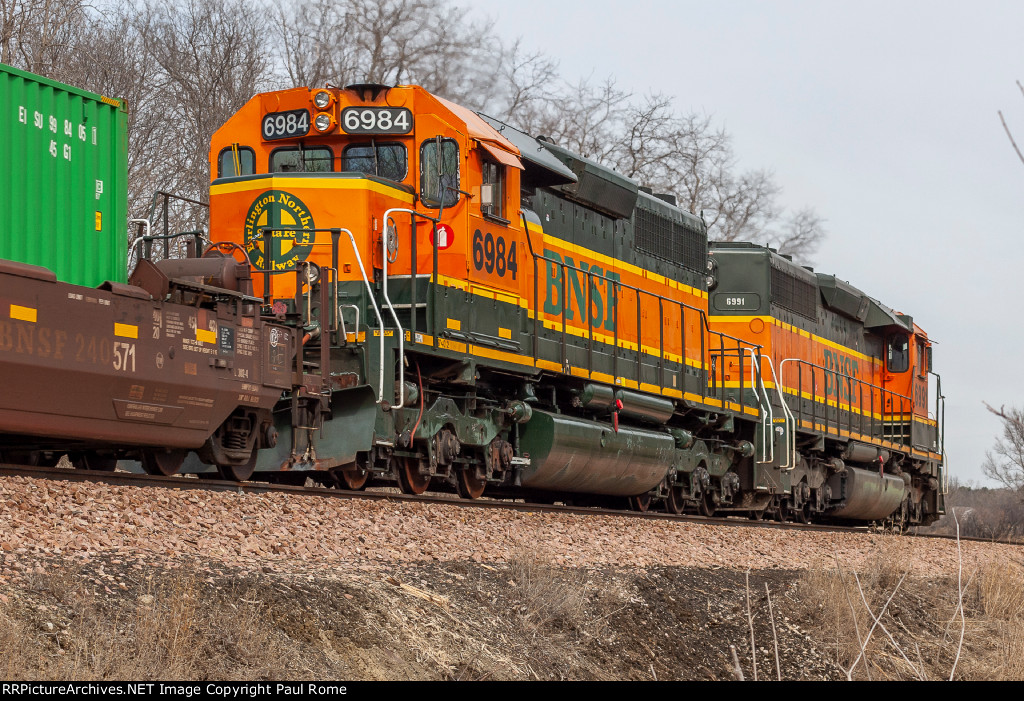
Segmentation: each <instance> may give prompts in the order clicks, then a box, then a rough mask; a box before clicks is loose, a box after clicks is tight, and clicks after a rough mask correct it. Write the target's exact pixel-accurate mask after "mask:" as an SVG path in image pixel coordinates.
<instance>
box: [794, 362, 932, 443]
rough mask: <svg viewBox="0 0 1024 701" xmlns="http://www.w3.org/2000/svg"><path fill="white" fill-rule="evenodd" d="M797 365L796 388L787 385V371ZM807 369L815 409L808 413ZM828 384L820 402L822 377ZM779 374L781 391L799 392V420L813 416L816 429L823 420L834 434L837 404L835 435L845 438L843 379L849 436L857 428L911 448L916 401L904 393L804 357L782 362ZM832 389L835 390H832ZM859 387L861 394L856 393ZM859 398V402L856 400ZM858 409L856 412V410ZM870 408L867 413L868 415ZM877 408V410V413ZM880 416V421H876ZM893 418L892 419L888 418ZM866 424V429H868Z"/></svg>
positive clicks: (858, 391) (862, 431)
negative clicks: (831, 409)
mask: <svg viewBox="0 0 1024 701" xmlns="http://www.w3.org/2000/svg"><path fill="white" fill-rule="evenodd" d="M789 364H793V365H795V366H796V368H797V381H796V384H795V386H794V384H793V383H792V382H788V383H786V372H785V368H786V366H787V365H789ZM805 369H807V370H809V371H810V387H809V389H810V400H811V402H810V403H811V410H810V412H807V411H805V410H804V406H803V399H804V398H805V396H804V393H805V387H804V375H805V372H804V371H805ZM819 373H820V378H821V380H822V382H823V383H824V384H825V394H824V396H823V398H822V400H821V401H820V402H819V401H818V396H819V395H818V378H819ZM779 375H781V378H780V379H782V381H783V383H785V384H783V385H781V388H782V389H783V391H786V392H788V393H791V392H789V390H795V391H796V396H797V412H796V414H797V417H798V419H799V421H803V420H804V419H805V418H808V417H807V414H808V413H810V417H809V418H810V421H811V424H812V426H815V427H816V426H817V425H818V423H819V419H820V420H821V422H822V423H823V424H824V427H825V431H826V433H827V432H829V431H830V429H831V424H832V422H831V421H830V418H829V411H828V409H829V406H830V404H833V403H834V404H835V409H836V412H835V422H834V427H835V433H834V435H841V434H842V431H843V430H844V426H843V412H844V409H843V406H844V402H843V392H841V391H840V379H841V380H842V381H843V384H844V385H845V388H846V401H845V407H846V409H845V413H846V424H845V430H846V432H847V433H848V434H853V432H854V429H855V428H856V429H857V432H858V433H860V434H861V435H862V436H871V437H872V438H877V439H879V440H882V441H888V442H890V443H894V442H896V441H899V443H898V445H900V447H905V448H909V447H910V440H911V436H910V431H911V428H910V427H911V422H912V417H913V409H914V406H913V402H912V400H911V398H910V397H907V396H905V395H902V394H897V393H896V392H893V391H892V390H887V389H885V388H884V387H880V386H878V385H875V384H872V383H870V382H866V381H864V380H860V379H858V378H856V377H854V376H852V375H848V374H846V373H843V372H840V371H838V370H835V369H830V368H826V367H824V366H822V365H818V364H817V363H812V362H811V361H809V360H803V359H801V358H786V359H785V360H783V361H782V362H781V363H779ZM830 387H831V388H830ZM855 387H856V389H857V391H856V393H855V392H854V388H855ZM865 389H866V390H867V391H868V396H869V399H870V401H869V402H868V404H867V406H866V407H865V402H864V391H865ZM833 394H834V396H835V399H834V400H832V399H829V396H830V395H833ZM876 396H877V397H878V401H879V406H878V407H876V406H875V398H876ZM854 399H856V402H855V401H854ZM897 400H898V402H899V410H898V411H897V410H896V408H895V405H896V402H897ZM819 403H820V404H824V405H825V406H824V409H823V410H822V416H818V405H819ZM855 407H856V409H855ZM865 409H866V412H865ZM876 409H877V410H876ZM854 415H857V416H859V419H857V421H856V425H855V422H854ZM876 416H877V417H879V418H876ZM887 416H888V417H890V419H889V420H887V419H886V417H887ZM895 416H899V420H898V421H897V420H895V419H893V418H891V417H895ZM865 424H867V426H866V430H865Z"/></svg>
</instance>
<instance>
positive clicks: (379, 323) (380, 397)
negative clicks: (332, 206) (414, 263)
mask: <svg viewBox="0 0 1024 701" xmlns="http://www.w3.org/2000/svg"><path fill="white" fill-rule="evenodd" d="M339 231H344V232H345V233H346V234H348V240H349V241H351V242H352V252H353V253H355V254H356V263H358V264H359V273H360V274H361V275H362V276H363V284H364V285H366V294H368V295H369V296H370V304H372V305H373V313H374V314H376V315H377V328H379V329H380V381H379V382H378V383H377V386H378V387H379V388H380V389H379V390H378V392H377V403H378V404H380V403H381V402H383V401H384V319H383V318H382V317H381V315H380V309H379V308H378V307H377V298H376V297H374V296H373V288H372V287H370V280H369V279H368V278H367V277H366V268H364V267H363V259H362V257H360V255H359V247H358V246H356V237H355V236H353V235H352V232H351V231H349V230H348V229H339ZM385 260H387V257H386V256H385ZM385 279H387V278H386V277H385ZM358 312H359V310H358V309H357V310H356V337H357V338H358V335H359V326H358V324H359V321H358V320H359V316H358ZM339 316H340V314H339ZM342 324H344V322H342Z"/></svg>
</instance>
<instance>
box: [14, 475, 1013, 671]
mask: <svg viewBox="0 0 1024 701" xmlns="http://www.w3.org/2000/svg"><path fill="white" fill-rule="evenodd" d="M961 548H962V551H961V552H962V562H963V565H964V568H965V570H967V571H981V570H982V569H984V568H985V567H988V566H990V565H992V564H993V563H1004V564H1005V563H1008V562H1010V563H1017V565H1020V563H1021V562H1022V554H1024V550H1022V549H1021V548H1019V547H1014V546H1006V545H999V544H991V543H975V542H971V543H963V544H962V545H961ZM960 561H961V560H960V559H958V554H957V543H956V542H954V541H946V540H925V539H911V538H901V537H898V536H892V535H884V534H869V533H803V532H800V533H798V532H791V531H779V530H770V529H751V528H746V527H731V526H706V525H698V524H691V523H669V522H658V521H641V520H634V519H628V518H622V517H612V516H577V515H567V514H547V513H544V514H541V513H519V512H505V511H493V510H483V509H467V508H460V507H456V506H446V505H430V504H410V503H407V502H386V501H364V500H355V499H324V498H320V497H304V496H293V495H281V494H269V495H245V494H234V493H208V492H198V491H180V490H173V489H152V488H148V489H141V488H135V487H118V486H108V485H100V484H91V483H62V482H49V481H43V480H34V479H30V478H24V477H10V478H3V479H2V480H0V653H3V654H7V657H6V659H7V662H6V664H7V673H6V674H5V676H6V678H42V679H47V678H48V679H72V678H74V679H104V678H106V679H109V678H157V679H161V678H180V679H221V678H237V679H269V678H281V679H287V678H294V679H310V678H317V679H655V678H656V679H731V678H734V676H735V675H736V672H735V667H734V664H733V662H732V658H731V651H730V646H735V648H736V650H737V659H738V660H739V661H740V666H741V668H742V669H743V670H744V675H745V676H746V677H751V676H753V671H754V666H753V659H754V657H756V658H757V669H758V671H759V674H760V677H761V678H765V677H768V678H774V677H775V676H777V674H778V673H779V670H776V669H775V662H774V648H775V641H776V640H777V641H778V646H779V650H780V665H779V666H780V667H781V675H782V676H783V678H789V679H794V678H795V679H800V678H803V679H834V678H842V677H843V676H845V673H844V672H843V671H842V669H841V665H840V664H839V662H840V661H841V660H842V658H843V654H841V651H840V650H839V645H838V643H837V642H836V641H834V640H830V639H829V636H830V635H831V633H825V632H823V630H821V629H820V628H821V626H820V623H821V620H820V618H821V617H820V616H818V615H816V613H815V606H817V607H819V608H821V606H822V605H821V603H820V602H818V603H813V602H812V601H811V599H812V598H813V597H810V598H809V597H808V596H807V592H806V589H807V582H808V579H807V577H808V573H809V572H821V571H825V570H837V568H838V570H837V571H839V572H840V573H842V572H843V571H845V572H847V573H852V572H854V571H856V572H859V573H861V574H860V576H861V578H862V579H863V580H865V581H866V580H867V579H868V578H869V577H870V576H872V573H877V572H878V571H879V570H880V569H884V568H885V567H891V566H895V567H897V568H898V569H899V571H900V572H901V573H902V574H906V575H907V576H908V577H910V578H911V580H912V581H914V582H916V584H915V585H914V586H913V587H910V586H909V585H908V587H907V588H906V589H905V590H904V591H905V592H906V591H909V592H911V593H913V594H914V595H915V596H917V595H918V594H919V593H920V592H921V591H924V590H925V589H928V588H937V587H945V589H943V591H944V592H945V593H943V594H942V597H944V598H942V597H940V598H942V601H943V602H945V601H947V600H948V599H949V596H948V585H949V583H950V581H954V582H955V577H956V575H957V572H958V563H959V562H960ZM748 570H749V571H750V572H749V574H748ZM951 578H952V579H951ZM876 579H877V578H876ZM883 584H887V585H888V586H890V588H891V586H892V585H894V583H893V582H883ZM819 588H820V587H819ZM953 593H954V595H955V594H956V591H955V589H954V591H953ZM954 599H955V596H954ZM748 602H749V603H748ZM769 604H771V606H772V608H771V610H770V611H769ZM844 605H845V602H844ZM901 605H902V606H903V610H904V611H905V612H912V611H915V610H917V611H919V612H921V615H919V616H918V618H925V617H927V616H926V615H924V612H925V611H926V609H927V607H928V606H927V603H926V602H925V601H924V600H923V599H920V597H919V596H918V598H917V599H913V600H907V601H903V600H901ZM953 605H955V601H954V602H953ZM915 607H917V608H916V609H915ZM748 611H749V617H748ZM905 615H906V614H905ZM944 615H945V614H943V616H944ZM939 617H940V616H932V618H936V619H937V618H939ZM751 621H753V623H752V626H753V629H754V633H753V637H754V645H753V651H752V650H751V643H750V639H751V630H750V628H751ZM933 622H934V621H929V622H927V623H928V624H931V623H933ZM773 624H774V632H773ZM922 625H924V622H922ZM168 630H178V632H179V634H178V635H176V636H174V637H172V638H167V637H166V631H168ZM907 630H908V631H911V630H913V631H916V632H915V633H914V634H915V635H916V634H918V633H921V631H920V630H918V629H917V628H914V626H909V627H907ZM921 634H922V635H923V634H924V633H921ZM18 640H20V641H21V643H20V644H18V643H17V642H16V641H18ZM5 641H9V643H6V642H5ZM26 641H30V642H31V644H26ZM183 642H187V644H183ZM752 652H753V654H752ZM844 654H845V653H844ZM943 654H945V653H942V652H941V651H940V652H936V656H937V657H936V659H937V660H938V659H939V658H941V657H942V655H943ZM922 664H923V663H922Z"/></svg>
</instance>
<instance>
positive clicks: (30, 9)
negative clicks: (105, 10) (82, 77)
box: [0, 0, 89, 80]
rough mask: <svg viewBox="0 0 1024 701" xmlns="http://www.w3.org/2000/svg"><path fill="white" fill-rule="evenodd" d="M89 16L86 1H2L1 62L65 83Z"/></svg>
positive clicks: (0, 11) (0, 17) (0, 18)
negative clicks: (69, 66)
mask: <svg viewBox="0 0 1024 701" xmlns="http://www.w3.org/2000/svg"><path fill="white" fill-rule="evenodd" d="M88 16H89V15H88V8H87V5H86V2H85V0H0V62H3V63H6V64H8V65H12V66H17V67H19V68H23V69H25V70H27V71H31V72H32V73H37V74H39V75H44V76H46V77H48V78H53V79H54V80H65V79H66V77H67V76H66V74H65V70H64V67H65V66H66V64H67V63H68V61H69V59H71V58H73V56H74V54H75V52H76V50H77V49H78V48H79V46H80V45H81V43H82V40H83V37H84V33H83V32H82V31H81V29H82V26H83V25H84V24H86V23H87V21H88Z"/></svg>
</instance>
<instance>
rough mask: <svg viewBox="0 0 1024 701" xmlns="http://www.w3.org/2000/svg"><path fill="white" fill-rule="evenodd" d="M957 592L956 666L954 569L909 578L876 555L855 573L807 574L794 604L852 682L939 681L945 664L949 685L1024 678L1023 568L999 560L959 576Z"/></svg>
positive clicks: (889, 556) (886, 556) (892, 556)
mask: <svg viewBox="0 0 1024 701" xmlns="http://www.w3.org/2000/svg"><path fill="white" fill-rule="evenodd" d="M901 582H902V583H901ZM962 586H963V601H964V603H963V619H964V620H963V633H964V643H963V649H962V651H961V653H960V657H959V659H957V653H958V648H959V643H960V637H961V626H962V624H961V615H960V610H959V607H958V600H959V591H958V584H957V577H956V573H955V572H954V573H950V576H948V577H944V578H941V579H935V578H931V579H924V578H920V577H910V576H908V575H907V573H906V571H905V570H904V569H903V568H901V566H900V564H899V558H898V557H896V553H895V552H889V551H887V550H884V549H883V550H881V551H880V552H879V553H878V554H877V556H876V558H875V560H874V562H873V563H872V565H871V566H870V567H867V568H865V570H864V571H863V572H857V573H854V572H853V571H850V570H846V569H843V568H842V567H841V564H837V566H836V567H833V568H831V569H827V570H823V569H819V570H812V571H808V572H807V573H806V574H805V575H803V577H802V578H801V580H800V582H799V591H798V600H799V602H800V605H801V607H802V608H803V611H802V613H803V614H804V616H805V617H806V618H807V619H808V620H809V622H810V626H811V627H812V628H814V629H816V633H817V637H819V638H820V639H823V640H824V641H827V643H828V645H829V651H830V655H832V656H834V659H835V661H836V663H837V664H838V665H840V666H841V667H842V668H843V669H845V670H849V671H850V675H851V677H852V678H853V679H869V678H870V679H874V680H892V679H903V680H908V679H930V680H939V679H948V678H949V677H950V673H951V671H952V670H953V669H954V663H955V664H956V667H955V674H954V678H956V679H972V680H973V679H985V680H1003V679H1024V568H1022V567H1021V566H1020V565H1019V564H1016V563H1009V562H1004V563H999V564H990V565H987V566H985V567H983V568H981V569H978V570H975V571H971V572H967V571H965V572H964V576H963V583H962ZM894 592H895V595H893V594H894ZM890 597H891V602H890V603H888V605H886V602H887V601H888V600H889V599H890ZM883 611H884V613H882V612H883ZM880 614H881V615H880ZM874 616H878V617H879V621H878V624H876V622H875V618H874ZM872 628H874V629H873V630H872ZM869 634H870V635H869ZM862 649H863V651H864V654H863V655H861V654H860V653H861V650H862ZM858 657H860V659H859V660H858Z"/></svg>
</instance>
